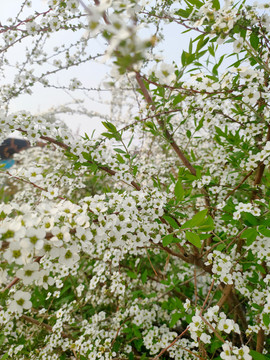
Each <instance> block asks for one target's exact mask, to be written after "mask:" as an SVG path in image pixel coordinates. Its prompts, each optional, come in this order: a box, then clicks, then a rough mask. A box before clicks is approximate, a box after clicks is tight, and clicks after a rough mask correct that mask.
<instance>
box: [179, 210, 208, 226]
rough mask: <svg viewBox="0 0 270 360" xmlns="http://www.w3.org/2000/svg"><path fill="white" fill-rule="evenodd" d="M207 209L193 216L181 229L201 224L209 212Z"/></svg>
mask: <svg viewBox="0 0 270 360" xmlns="http://www.w3.org/2000/svg"><path fill="white" fill-rule="evenodd" d="M207 211H208V210H207V209H204V210H202V211H199V212H198V213H197V214H195V215H194V216H193V218H192V219H191V220H188V221H186V222H185V223H184V224H183V225H182V226H181V228H180V229H186V228H193V227H195V226H199V225H200V224H201V223H202V222H203V221H204V219H205V216H206V214H207Z"/></svg>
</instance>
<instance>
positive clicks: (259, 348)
mask: <svg viewBox="0 0 270 360" xmlns="http://www.w3.org/2000/svg"><path fill="white" fill-rule="evenodd" d="M263 344H264V330H263V329H260V330H259V331H258V335H257V343H256V351H257V352H259V353H261V354H262V352H263Z"/></svg>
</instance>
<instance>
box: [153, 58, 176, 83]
mask: <svg viewBox="0 0 270 360" xmlns="http://www.w3.org/2000/svg"><path fill="white" fill-rule="evenodd" d="M174 71H175V68H174V66H173V65H170V64H165V63H161V64H160V68H159V70H157V71H156V77H157V78H158V79H159V82H160V83H161V84H165V85H171V83H172V82H174V81H175V80H176V76H175V73H174Z"/></svg>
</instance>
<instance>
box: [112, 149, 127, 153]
mask: <svg viewBox="0 0 270 360" xmlns="http://www.w3.org/2000/svg"><path fill="white" fill-rule="evenodd" d="M114 151H116V152H118V153H119V154H125V153H126V152H125V151H124V150H122V149H118V148H115V149H114Z"/></svg>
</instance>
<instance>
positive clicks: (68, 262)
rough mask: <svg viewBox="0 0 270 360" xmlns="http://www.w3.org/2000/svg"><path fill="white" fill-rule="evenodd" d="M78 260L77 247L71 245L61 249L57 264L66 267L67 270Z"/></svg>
mask: <svg viewBox="0 0 270 360" xmlns="http://www.w3.org/2000/svg"><path fill="white" fill-rule="evenodd" d="M79 259H80V256H79V255H78V247H77V246H76V245H71V246H70V247H69V248H68V249H65V248H61V249H60V256H59V263H60V264H63V265H65V266H67V267H68V268H70V267H72V265H73V264H75V263H76V262H77V261H78V260H79Z"/></svg>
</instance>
